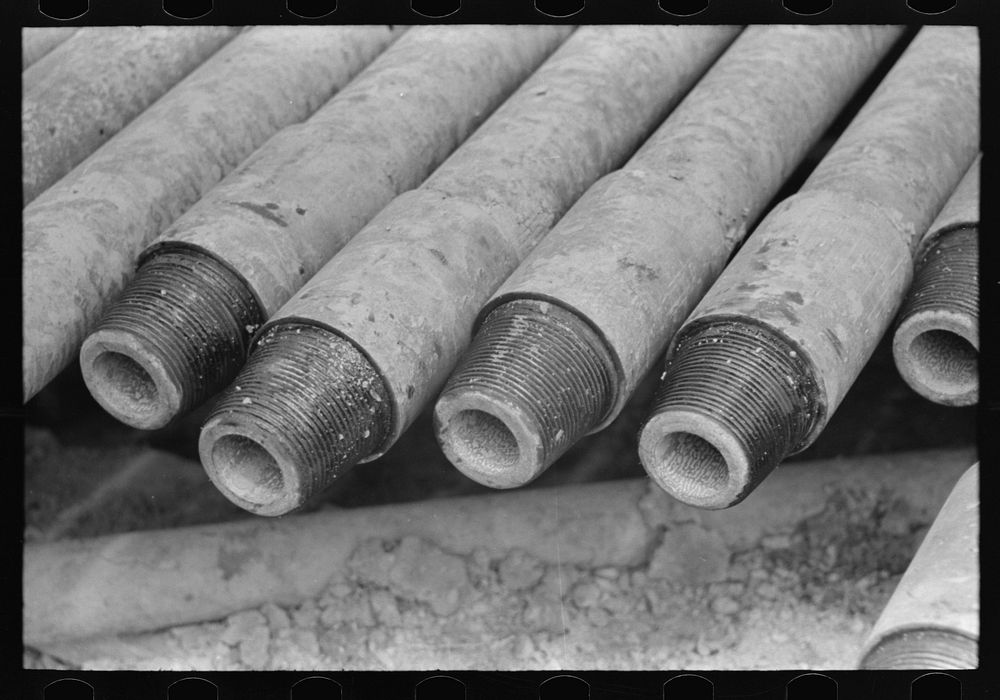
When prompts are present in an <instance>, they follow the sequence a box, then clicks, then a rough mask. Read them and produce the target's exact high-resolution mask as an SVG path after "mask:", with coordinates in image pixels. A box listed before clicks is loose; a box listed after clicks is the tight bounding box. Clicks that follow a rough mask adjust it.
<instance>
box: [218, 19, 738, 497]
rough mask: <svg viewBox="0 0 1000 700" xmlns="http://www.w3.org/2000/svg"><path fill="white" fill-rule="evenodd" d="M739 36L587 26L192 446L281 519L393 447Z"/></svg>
mask: <svg viewBox="0 0 1000 700" xmlns="http://www.w3.org/2000/svg"><path fill="white" fill-rule="evenodd" d="M737 31H738V30H737V29H736V28H732V27H653V26H648V27H623V26H617V27H600V28H598V27H593V28H590V27H588V28H585V29H580V30H577V32H576V33H575V34H574V35H573V36H572V37H571V38H570V39H568V40H567V41H566V43H564V44H563V45H562V46H561V47H560V48H559V49H558V50H557V51H556V52H555V53H554V54H553V55H552V57H551V58H550V59H549V60H548V61H547V62H546V63H545V64H543V65H542V67H541V68H539V70H538V71H536V72H535V73H534V74H533V75H532V76H531V78H529V79H528V80H527V82H525V83H524V85H523V86H521V88H520V89H519V90H518V91H517V92H516V93H515V94H514V95H513V96H512V97H511V98H510V99H509V100H508V101H507V102H505V103H504V104H503V105H502V106H501V107H500V108H499V109H498V110H497V111H496V112H495V113H494V114H493V116H491V117H490V119H489V120H488V121H487V122H486V123H484V124H483V126H482V127H481V128H480V129H479V130H478V131H477V132H476V133H475V134H474V135H473V136H472V137H471V138H470V139H469V140H468V141H466V142H465V143H464V144H463V145H462V146H461V148H459V149H458V150H456V151H455V153H454V154H453V155H452V156H451V157H450V158H449V159H448V160H447V161H445V163H444V164H443V165H442V166H441V167H440V168H438V169H437V170H436V171H435V172H434V174H433V175H431V177H430V178H428V179H427V180H426V181H425V182H424V183H423V185H421V186H420V187H419V188H418V189H416V190H412V191H411V192H408V193H405V194H403V195H401V196H399V197H397V198H396V199H395V200H393V201H392V202H391V203H390V204H389V205H388V206H387V207H386V208H385V209H383V210H382V211H381V212H380V213H379V214H378V215H377V216H376V217H375V218H374V219H372V221H371V222H370V223H369V224H368V225H367V226H366V227H365V228H364V229H363V230H362V231H361V232H360V233H358V234H357V235H356V236H355V237H354V239H353V240H351V242H350V243H348V244H347V245H346V246H345V247H344V248H343V250H341V252H340V253H339V254H338V255H337V256H335V257H334V258H333V259H332V260H331V261H330V262H329V263H327V264H326V266H324V267H323V269H321V270H320V271H319V273H317V275H316V276H315V277H313V278H312V279H311V280H310V281H309V282H308V283H307V284H306V285H305V286H304V287H303V288H302V289H301V290H300V291H299V292H298V293H297V294H296V295H295V296H294V297H292V299H291V300H290V301H289V302H288V303H287V304H285V305H284V306H283V307H282V308H281V309H280V310H279V311H278V313H277V314H276V315H275V316H274V317H272V319H271V320H270V321H268V323H267V324H265V326H264V328H263V329H262V330H261V331H259V332H258V335H257V337H256V339H255V341H254V344H253V347H252V348H251V354H250V356H249V360H248V362H247V365H246V367H245V368H244V369H243V371H242V372H241V373H240V375H239V376H238V377H237V379H236V380H235V382H234V386H233V387H232V388H231V389H230V390H227V392H226V393H225V394H224V396H223V398H222V399H221V400H220V402H219V404H218V405H217V406H216V408H215V409H214V411H213V413H212V414H211V416H210V417H209V419H208V421H207V422H206V424H205V426H204V428H203V430H202V434H201V439H200V443H199V450H200V454H201V458H202V462H203V464H204V465H205V467H206V470H207V471H208V473H209V476H210V477H211V478H212V479H213V481H214V482H215V483H216V485H217V486H218V487H219V488H220V489H221V490H222V491H223V493H225V494H226V496H227V497H228V498H230V499H231V500H233V502H234V503H237V504H238V505H240V506H241V507H243V508H246V509H247V510H250V511H251V512H254V513H258V514H261V515H280V514H282V513H286V512H288V511H290V510H292V509H293V508H295V507H298V506H300V505H302V504H304V503H306V502H307V500H308V499H309V498H311V497H312V496H313V495H315V494H316V493H318V492H319V491H321V490H322V489H323V488H324V487H325V486H326V485H328V484H329V483H331V482H332V480H333V479H334V478H336V476H337V474H338V472H340V471H342V470H343V469H346V468H347V467H349V466H351V465H353V464H355V463H356V462H358V461H367V460H371V459H374V458H376V457H377V456H379V455H380V454H382V453H383V452H385V450H387V449H388V448H389V447H390V446H391V445H392V444H393V443H394V442H395V440H396V439H397V438H398V437H399V435H400V433H401V432H402V431H403V429H404V428H405V427H406V426H408V425H409V424H410V423H411V422H412V421H413V419H414V418H415V417H416V415H417V414H418V412H419V411H420V410H421V409H422V408H423V407H424V406H425V405H426V403H427V402H428V401H429V400H430V399H431V398H432V397H433V396H434V395H435V394H436V392H437V391H438V390H439V389H440V387H441V384H442V383H443V382H444V379H445V378H446V377H447V375H448V373H449V372H450V371H451V369H452V367H453V366H454V363H455V362H456V360H457V359H458V356H459V354H460V353H461V351H462V350H463V348H464V347H465V345H466V344H467V343H468V341H469V337H470V333H471V329H472V323H473V321H474V320H475V315H476V313H477V312H478V311H479V308H480V307H481V306H482V304H483V302H485V301H486V300H487V299H488V298H489V295H490V294H491V293H492V292H493V291H494V290H495V289H496V288H497V287H498V286H499V285H500V283H501V282H502V281H503V280H504V278H505V277H506V276H507V275H509V274H510V272H511V271H512V270H513V269H514V268H515V267H516V266H517V264H518V262H519V261H520V260H521V259H522V258H523V257H524V255H525V254H526V253H527V252H528V251H529V250H530V249H531V248H532V246H534V245H535V244H536V243H537V242H538V240H539V239H540V238H541V237H542V236H543V235H544V234H545V233H546V232H547V231H548V230H549V228H550V227H551V226H552V224H553V223H554V222H555V221H556V220H557V219H558V218H559V217H560V216H561V215H562V213H563V212H564V211H565V210H566V209H567V208H568V207H569V206H570V205H571V204H572V203H573V200H575V199H576V198H577V197H578V196H579V195H580V194H581V193H582V192H583V191H584V190H585V189H586V188H587V187H588V186H589V185H590V184H591V183H592V182H593V181H594V180H596V179H597V178H598V177H600V176H601V175H602V174H604V173H605V172H607V171H608V170H610V169H611V168H614V167H617V166H618V165H619V164H620V163H621V162H623V161H624V160H625V159H626V158H627V157H628V156H629V155H631V152H632V151H633V150H634V149H635V147H636V146H637V145H638V144H639V143H640V142H641V140H642V139H643V137H645V136H646V135H647V134H648V133H649V132H650V130H651V129H652V128H654V127H655V126H656V125H657V124H658V123H659V122H660V121H661V120H662V119H663V118H664V117H665V116H666V114H667V113H668V112H669V111H670V109H671V108H672V107H673V105H674V104H675V103H676V102H677V101H678V100H679V99H680V97H681V96H682V95H683V93H684V92H685V91H686V90H687V89H688V88H689V87H690V86H691V85H692V84H693V83H694V82H695V80H696V79H697V78H698V77H699V76H700V75H701V73H703V72H704V71H705V70H706V69H707V68H708V66H709V65H710V64H711V62H712V61H713V60H714V59H715V58H716V56H718V54H719V53H721V51H722V50H723V49H724V48H725V46H726V45H727V44H728V43H729V42H730V41H731V40H732V39H733V37H734V36H735V34H736V33H737ZM265 347H273V351H268V352H262V351H261V350H262V348H265ZM293 356H294V357H293ZM320 357H323V358H324V359H323V360H320ZM306 377H308V378H311V380H304V379H303V378H306ZM356 398H358V399H363V400H364V403H363V404H361V405H358V404H357V403H356V402H355V399H356ZM233 443H237V444H239V445H240V446H241V447H242V450H243V451H242V452H241V451H233V450H229V449H228V447H226V445H227V444H229V445H231V444H233ZM251 445H253V447H251ZM237 473H240V474H242V476H240V477H237V476H236V475H237Z"/></svg>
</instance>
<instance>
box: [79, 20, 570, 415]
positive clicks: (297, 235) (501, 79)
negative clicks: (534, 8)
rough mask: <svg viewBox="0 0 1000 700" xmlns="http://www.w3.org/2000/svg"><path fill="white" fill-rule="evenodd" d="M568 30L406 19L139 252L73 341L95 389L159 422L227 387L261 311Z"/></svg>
mask: <svg viewBox="0 0 1000 700" xmlns="http://www.w3.org/2000/svg"><path fill="white" fill-rule="evenodd" d="M571 30H572V28H571V27H555V26H537V27H527V26H526V27H507V26H455V27H447V26H433V27H417V28H414V29H412V30H410V31H408V32H407V33H406V34H405V35H404V36H403V37H401V38H400V39H399V40H398V41H396V42H395V43H394V44H393V45H392V46H391V47H389V48H388V49H387V50H386V51H385V52H384V53H382V54H381V55H380V56H379V57H378V58H377V59H375V61H373V62H372V64H371V65H369V66H368V67H367V68H366V69H365V70H364V72H362V73H361V74H360V75H359V76H358V77H357V78H356V79H355V80H353V81H352V82H351V83H350V84H349V85H348V86H346V87H345V88H344V89H343V90H341V91H340V92H338V93H337V94H336V95H335V96H334V97H333V98H332V99H331V100H330V101H329V102H328V103H327V104H325V105H323V107H321V108H320V109H319V110H317V111H316V113H315V114H313V115H312V116H311V117H310V118H309V119H308V120H307V121H305V122H303V123H301V124H295V125H292V126H289V127H286V128H285V129H283V130H281V131H280V132H278V133H277V134H275V135H274V136H273V137H272V138H271V139H270V140H269V141H268V142H267V143H266V144H265V145H264V146H262V147H261V148H259V149H258V150H257V151H256V152H254V153H253V154H252V155H251V156H249V157H248V158H247V159H246V160H245V161H244V162H243V163H242V164H241V165H240V166H239V167H238V168H237V169H236V170H234V171H233V172H232V173H230V175H229V176H227V177H226V178H225V179H224V180H223V181H222V182H221V183H219V184H218V185H217V186H216V187H214V188H212V190H211V191H209V192H208V193H207V194H206V195H205V196H204V197H202V198H201V200H199V201H198V203H197V204H195V205H194V206H193V207H191V209H189V210H188V211H187V212H185V213H184V214H183V215H182V216H181V217H180V218H179V219H177V221H175V222H174V223H173V224H172V225H171V226H170V227H169V228H168V229H167V230H166V231H165V232H164V233H163V235H162V236H160V238H159V239H158V240H157V241H155V242H154V243H153V244H152V245H151V246H150V247H149V248H148V249H147V250H146V251H145V252H144V253H143V254H142V256H141V258H140V267H139V269H138V271H137V272H136V275H135V277H134V278H133V280H132V282H131V283H130V285H129V286H128V287H127V288H126V290H125V292H124V293H123V294H122V296H121V297H120V298H119V299H118V300H117V301H116V302H115V303H114V304H113V305H111V306H110V307H109V309H108V310H107V311H106V312H105V314H104V316H103V317H102V319H101V321H100V323H99V324H98V327H97V329H96V330H95V332H94V333H93V334H91V335H90V336H89V337H88V338H87V340H86V341H84V344H83V347H82V348H81V354H80V359H81V365H82V369H83V375H84V380H85V381H86V382H87V386H88V388H89V389H90V390H91V392H92V393H93V395H94V397H95V398H96V399H97V401H98V402H99V403H100V404H101V405H102V406H103V407H104V408H105V409H106V410H107V411H108V412H109V413H111V414H112V415H113V416H115V418H117V419H119V420H121V421H122V422H124V423H127V424H129V425H132V426H133V427H137V428H143V429H154V428H160V427H162V426H164V425H165V424H166V423H168V422H169V421H170V420H171V419H173V418H174V417H176V416H178V415H180V414H182V413H184V412H186V411H188V410H190V409H193V408H195V407H196V406H198V405H199V404H201V403H202V402H204V401H205V400H206V399H207V398H209V397H210V396H213V395H215V394H216V393H218V392H219V391H221V390H222V389H224V388H225V387H226V386H227V385H228V384H229V383H230V382H232V380H233V379H234V378H235V377H236V374H237V372H238V371H239V370H240V368H241V367H242V366H243V362H244V360H245V359H246V350H247V347H248V346H249V343H250V338H251V336H252V335H253V332H254V331H255V330H256V329H257V328H258V327H259V326H260V325H261V324H262V323H263V321H264V320H265V319H266V318H267V317H268V316H270V315H272V314H274V313H275V312H276V311H277V310H278V308H279V307H280V306H281V305H282V304H283V303H285V302H286V301H288V299H289V297H291V295H292V294H293V293H294V292H295V291H297V290H298V289H299V287H301V286H302V284H303V283H304V282H305V281H306V280H308V279H309V278H310V277H312V276H313V275H314V274H315V273H316V271H317V270H319V268H320V267H321V266H322V265H323V264H324V263H325V262H326V261H327V260H329V259H330V258H331V257H332V256H333V255H334V253H336V252H337V251H338V250H340V248H341V247H343V245H344V244H345V243H347V241H349V240H350V239H351V237H352V236H353V235H354V234H355V233H357V232H358V230H359V229H361V227H362V226H364V225H365V224H366V223H367V222H368V220H369V219H371V217H372V216H374V215H375V214H376V213H377V212H378V211H379V210H380V209H381V208H382V207H383V206H385V205H386V204H387V203H388V202H389V201H391V200H392V198H393V197H395V196H396V195H398V194H400V193H401V192H404V191H406V190H409V189H412V188H414V187H416V186H417V185H419V184H420V182H421V181H422V180H423V179H424V178H425V177H426V176H427V175H428V174H429V173H430V172H431V171H432V170H433V169H434V168H435V167H437V166H438V165H439V164H440V163H441V161H443V160H444V159H445V158H446V157H447V156H448V155H449V154H450V153H451V152H452V151H453V150H454V149H455V148H456V147H457V146H458V145H459V144H460V143H461V142H462V141H463V140H465V138H466V137H467V136H468V135H469V134H470V133H471V132H472V131H473V130H474V129H475V128H476V127H477V126H478V125H479V124H480V123H481V122H482V121H484V120H485V119H486V118H487V117H488V116H489V115H490V113H491V112H492V111H493V110H494V109H496V107H497V106H499V104H500V103H501V102H502V101H503V100H504V99H505V98H506V97H507V96H508V95H509V94H510V93H511V92H513V91H514V90H515V89H516V88H517V86H518V85H520V83H521V82H523V81H524V79H525V78H527V77H528V75H529V74H530V73H531V72H532V71H533V70H534V69H535V68H536V67H537V66H538V65H539V64H540V63H541V62H542V61H543V60H544V59H545V58H546V56H548V55H549V54H550V53H551V52H552V51H554V50H555V49H556V47H557V46H558V45H559V43H560V42H561V41H562V40H564V39H565V38H566V36H568V35H569V33H570V31H571ZM161 290H162V292H161ZM205 318H212V319H215V318H219V319H220V320H219V322H217V323H205V322H204V319H205ZM164 319H169V322H164ZM110 355H121V356H124V357H126V358H128V360H130V361H131V362H133V363H135V365H138V367H139V368H141V371H143V372H145V373H146V374H147V375H148V376H149V378H150V380H151V382H152V384H153V385H154V386H155V387H156V390H155V392H147V393H145V394H142V395H139V396H138V397H137V396H136V394H135V392H133V391H131V390H130V381H129V376H128V375H127V374H126V373H123V372H119V371H116V365H115V364H114V363H113V362H109V361H108V360H107V359H106V358H107V357H109V356H110Z"/></svg>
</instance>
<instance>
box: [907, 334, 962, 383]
mask: <svg viewBox="0 0 1000 700" xmlns="http://www.w3.org/2000/svg"><path fill="white" fill-rule="evenodd" d="M910 357H911V358H912V360H913V365H912V366H913V372H914V375H915V377H916V379H917V381H919V382H920V383H921V384H923V385H924V386H926V387H927V388H929V389H931V390H932V391H936V392H938V393H941V394H953V393H964V392H966V391H971V390H974V389H975V388H976V386H977V384H978V383H979V369H978V367H977V360H978V358H979V352H978V351H977V350H976V348H975V347H974V346H973V345H972V343H970V342H969V341H968V340H966V339H965V338H963V337H962V336H960V335H958V334H957V333H953V332H951V331H946V330H941V329H935V330H930V331H924V332H923V333H920V334H919V335H917V336H916V337H915V338H914V339H913V340H912V341H911V342H910Z"/></svg>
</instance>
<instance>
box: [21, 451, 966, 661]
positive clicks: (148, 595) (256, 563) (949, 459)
mask: <svg viewBox="0 0 1000 700" xmlns="http://www.w3.org/2000/svg"><path fill="white" fill-rule="evenodd" d="M973 459H975V457H974V455H973V454H972V451H971V450H967V449H963V450H928V451H922V452H908V453H900V454H892V455H871V456H864V457H857V458H851V459H830V460H822V461H817V462H810V463H805V464H800V465H797V466H796V467H795V468H794V469H786V470H780V471H779V472H778V473H777V474H775V475H774V478H773V479H771V480H769V481H768V483H767V484H766V485H765V486H764V487H763V488H761V489H760V490H759V491H757V493H755V494H754V496H753V499H754V503H755V504H756V505H755V507H754V508H752V509H742V508H741V509H737V510H735V511H726V512H725V513H719V512H716V511H705V510H698V509H695V508H691V507H688V506H686V505H684V504H682V503H679V502H678V501H676V500H674V499H672V498H670V497H669V496H667V495H666V494H665V493H663V492H662V491H660V490H659V489H657V488H650V485H649V480H648V479H629V480H624V481H606V482H602V483H593V484H580V485H572V486H559V487H553V488H539V489H525V490H523V491H519V492H518V493H517V494H516V495H514V494H511V493H493V494H489V495H485V496H466V497H461V498H439V499H433V500H427V501H421V502H417V503H407V504H401V505H386V506H375V507H366V508H355V509H351V508H347V509H328V510H322V511H319V512H316V513H311V514H308V515H293V516H289V517H287V518H275V519H271V518H266V519H265V518H252V519H248V520H244V521H239V522H232V523H222V524H218V523H213V524H209V525H199V526H193V527H184V528H176V529H172V530H147V531H142V532H130V533H126V534H119V535H108V536H104V537H98V538H93V539H87V540H64V541H60V542H49V543H44V544H31V545H27V546H26V547H25V548H24V567H23V572H22V576H23V590H24V608H23V614H24V618H23V619H24V628H23V629H24V643H25V644H27V645H32V646H35V645H40V646H44V645H45V644H47V643H51V642H55V641H59V640H69V639H81V638H86V637H92V636H97V635H107V634H118V633H131V632H145V631H150V630H157V629H163V628H165V627H169V626H171V625H181V624H187V623H192V622H200V621H204V620H217V619H219V618H222V617H225V616H226V615H229V614H231V613H234V612H237V611H239V610H246V609H249V608H253V607H255V606H258V605H262V604H264V603H266V602H268V601H270V602H274V603H278V604H282V605H295V604H298V603H300V602H302V601H303V600H307V599H309V598H313V597H315V596H317V595H319V593H320V592H321V591H322V590H323V589H324V588H325V587H326V586H327V583H328V581H329V579H330V578H331V577H332V576H335V575H337V574H340V573H342V572H343V571H344V570H345V568H346V566H347V562H348V560H349V559H350V557H351V554H352V553H353V552H354V551H355V550H356V549H357V548H358V547H359V546H361V545H362V543H364V542H365V541H366V540H369V539H382V540H392V539H401V538H403V537H407V536H415V537H420V538H423V539H426V540H429V541H431V542H433V543H435V544H436V545H437V546H439V547H441V548H442V549H445V550H446V551H448V552H452V553H454V554H460V555H468V554H470V553H472V552H474V551H476V550H480V551H485V552H486V553H487V554H488V555H489V556H490V557H491V558H496V557H502V556H505V555H506V554H507V553H508V552H511V551H516V550H520V551H522V552H527V553H529V554H531V555H532V556H535V557H537V558H538V559H540V560H541V561H544V562H550V563H553V564H577V565H580V566H587V567H600V566H615V565H617V566H637V565H640V564H642V563H643V562H644V561H646V560H648V557H649V552H650V551H651V549H652V548H654V547H655V546H656V543H657V542H658V541H659V539H660V538H661V537H662V532H663V528H665V527H666V528H673V527H674V524H675V523H691V522H692V521H693V522H696V523H699V524H700V525H701V526H702V527H704V528H706V529H709V530H712V531H713V532H716V533H718V534H719V536H720V537H721V538H722V539H723V541H724V542H725V543H726V545H727V546H729V547H731V548H732V549H734V550H742V549H747V548H751V547H753V546H754V545H755V543H756V542H758V541H759V540H760V538H761V537H763V536H766V535H769V534H775V533H780V532H788V531H789V530H790V529H792V528H793V527H794V526H795V524H796V523H798V522H800V521H801V520H802V519H803V518H805V517H808V516H809V515H812V514H815V513H818V512H820V511H822V510H823V508H824V507H825V506H826V502H827V499H828V498H829V492H830V491H831V490H833V489H837V488H844V486H845V485H848V484H850V485H851V486H852V488H857V489H861V490H863V491H865V492H868V493H877V492H879V491H883V490H884V491H891V492H892V494H893V497H894V498H898V499H900V500H903V501H904V502H905V503H907V504H908V505H909V506H910V507H911V509H912V512H913V514H914V517H915V518H916V517H919V518H923V519H925V520H926V521H928V522H929V521H930V520H931V518H932V517H933V514H934V513H935V512H936V511H937V510H938V509H939V508H940V507H941V504H942V503H944V501H945V499H946V498H947V496H948V491H949V489H950V488H951V487H952V485H953V484H954V483H955V480H956V479H957V478H958V476H959V475H960V474H961V473H962V471H963V470H964V469H966V468H968V464H969V462H970V461H972V460H973ZM553 504H555V505H553Z"/></svg>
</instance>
